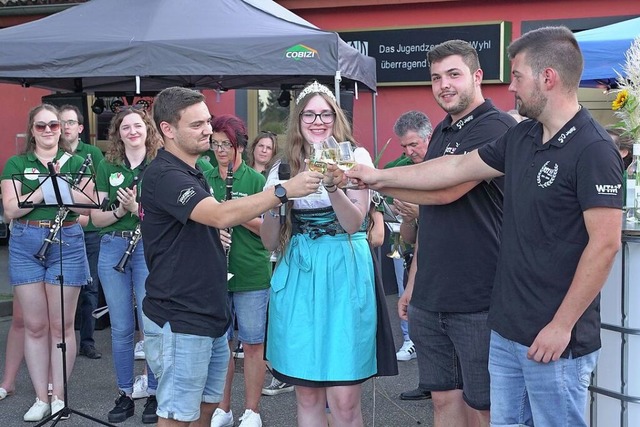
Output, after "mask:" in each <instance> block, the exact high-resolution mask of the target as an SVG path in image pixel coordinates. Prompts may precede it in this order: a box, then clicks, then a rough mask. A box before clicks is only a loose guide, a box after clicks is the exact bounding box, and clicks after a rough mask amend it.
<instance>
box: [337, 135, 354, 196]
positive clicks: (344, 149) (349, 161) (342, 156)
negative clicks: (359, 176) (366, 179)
mask: <svg viewBox="0 0 640 427" xmlns="http://www.w3.org/2000/svg"><path fill="white" fill-rule="evenodd" d="M337 165H338V167H339V168H340V169H342V170H343V171H348V170H349V169H351V168H352V167H354V166H355V165H356V157H355V154H354V152H353V146H352V145H351V142H350V141H344V142H339V143H338V159H337ZM344 188H358V186H357V185H355V184H354V183H353V182H352V181H351V180H350V179H347V185H346V186H345V187H344Z"/></svg>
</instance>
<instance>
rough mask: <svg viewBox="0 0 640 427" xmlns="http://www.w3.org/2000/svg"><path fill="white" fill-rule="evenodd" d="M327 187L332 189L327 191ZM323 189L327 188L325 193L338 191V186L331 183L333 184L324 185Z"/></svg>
mask: <svg viewBox="0 0 640 427" xmlns="http://www.w3.org/2000/svg"><path fill="white" fill-rule="evenodd" d="M329 188H333V191H329ZM324 189H325V190H327V193H335V192H336V191H338V186H337V185H335V184H333V185H325V186H324Z"/></svg>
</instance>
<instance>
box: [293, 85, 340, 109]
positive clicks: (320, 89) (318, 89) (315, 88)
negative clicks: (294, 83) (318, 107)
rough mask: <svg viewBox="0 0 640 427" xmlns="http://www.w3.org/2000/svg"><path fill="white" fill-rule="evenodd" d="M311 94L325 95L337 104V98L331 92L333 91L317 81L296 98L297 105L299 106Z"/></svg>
mask: <svg viewBox="0 0 640 427" xmlns="http://www.w3.org/2000/svg"><path fill="white" fill-rule="evenodd" d="M310 93H324V94H325V95H328V96H329V98H331V99H333V102H336V96H335V95H334V94H333V92H331V89H329V88H328V87H326V86H325V85H321V84H320V83H318V82H317V81H314V82H313V83H311V84H310V85H309V86H307V87H305V88H304V89H302V92H300V95H298V97H297V98H296V104H299V103H300V101H301V100H302V99H303V98H304V97H305V96H307V95H309V94H310Z"/></svg>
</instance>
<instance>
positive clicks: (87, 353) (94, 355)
mask: <svg viewBox="0 0 640 427" xmlns="http://www.w3.org/2000/svg"><path fill="white" fill-rule="evenodd" d="M79 354H80V356H84V357H87V358H89V359H100V358H101V357H102V353H100V352H99V351H98V350H96V348H95V347H94V346H92V345H88V346H86V347H80V351H79Z"/></svg>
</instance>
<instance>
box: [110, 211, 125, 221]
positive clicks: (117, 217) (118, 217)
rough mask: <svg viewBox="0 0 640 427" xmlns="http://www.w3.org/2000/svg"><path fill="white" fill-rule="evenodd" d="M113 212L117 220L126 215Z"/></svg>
mask: <svg viewBox="0 0 640 427" xmlns="http://www.w3.org/2000/svg"><path fill="white" fill-rule="evenodd" d="M111 212H113V216H115V217H116V219H117V220H121V219H122V218H123V217H124V215H122V216H118V214H117V213H116V211H111Z"/></svg>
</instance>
